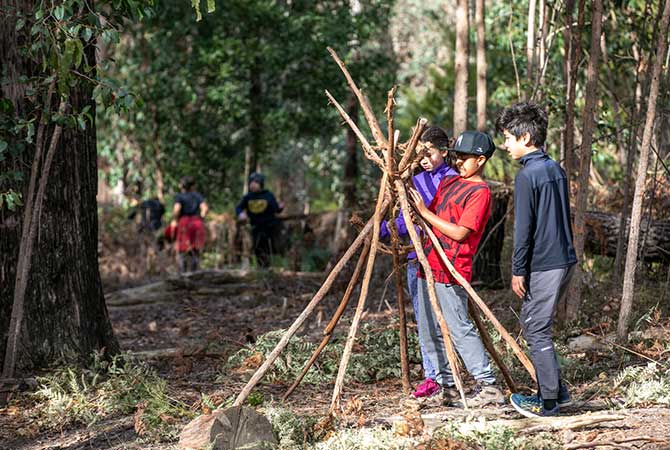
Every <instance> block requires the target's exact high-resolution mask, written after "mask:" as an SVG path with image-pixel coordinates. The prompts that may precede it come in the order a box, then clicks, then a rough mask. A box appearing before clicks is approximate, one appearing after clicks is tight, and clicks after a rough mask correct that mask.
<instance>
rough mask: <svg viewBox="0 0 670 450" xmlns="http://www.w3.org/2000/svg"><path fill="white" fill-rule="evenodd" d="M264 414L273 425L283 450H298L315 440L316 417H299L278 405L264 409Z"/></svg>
mask: <svg viewBox="0 0 670 450" xmlns="http://www.w3.org/2000/svg"><path fill="white" fill-rule="evenodd" d="M263 414H264V415H265V417H267V418H268V420H269V421H270V423H271V424H272V428H273V429H274V432H275V435H276V436H277V440H278V441H279V448H280V449H281V450H293V449H295V450H298V449H302V448H305V445H307V444H309V443H310V442H312V441H313V440H314V436H313V429H314V425H315V424H316V423H317V420H316V418H315V417H312V416H304V417H303V416H299V415H297V414H295V413H294V412H292V411H291V410H290V409H287V408H284V407H282V406H278V405H270V406H266V407H265V408H263Z"/></svg>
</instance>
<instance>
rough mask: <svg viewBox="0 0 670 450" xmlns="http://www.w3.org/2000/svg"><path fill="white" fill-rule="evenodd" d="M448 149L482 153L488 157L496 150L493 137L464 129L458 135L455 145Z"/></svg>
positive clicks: (458, 151) (474, 153) (475, 153)
mask: <svg viewBox="0 0 670 450" xmlns="http://www.w3.org/2000/svg"><path fill="white" fill-rule="evenodd" d="M449 150H451V151H454V152H457V153H466V154H469V155H477V156H479V155H483V156H486V157H487V158H490V157H491V156H492V155H493V152H495V151H496V146H495V144H494V143H493V139H491V136H489V135H488V134H486V133H482V132H481V131H464V132H463V133H461V135H460V136H458V139H457V140H456V145H454V148H450V149H449Z"/></svg>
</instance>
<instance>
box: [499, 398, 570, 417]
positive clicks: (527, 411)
mask: <svg viewBox="0 0 670 450" xmlns="http://www.w3.org/2000/svg"><path fill="white" fill-rule="evenodd" d="M509 400H510V403H511V404H512V406H513V407H514V409H516V410H517V412H518V413H519V414H521V415H523V416H525V417H529V418H533V417H552V416H557V415H558V414H559V413H560V411H561V407H560V406H558V403H557V404H556V406H555V407H554V408H552V409H545V408H544V402H543V401H542V399H541V398H540V397H538V396H537V395H521V394H512V395H510V396H509Z"/></svg>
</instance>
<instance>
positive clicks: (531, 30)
mask: <svg viewBox="0 0 670 450" xmlns="http://www.w3.org/2000/svg"><path fill="white" fill-rule="evenodd" d="M536 6H537V0H529V1H528V30H527V35H526V37H527V40H526V78H527V79H528V84H529V85H530V86H532V85H533V81H535V70H534V69H535V9H536ZM526 98H527V97H526Z"/></svg>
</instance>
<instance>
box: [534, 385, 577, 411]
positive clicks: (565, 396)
mask: <svg viewBox="0 0 670 450" xmlns="http://www.w3.org/2000/svg"><path fill="white" fill-rule="evenodd" d="M536 395H537V397H538V398H540V399H541V398H542V394H540V391H539V390H538V391H537V394H536ZM556 403H558V406H560V407H561V408H566V407H568V406H572V398H571V397H570V392H569V391H568V387H567V386H566V385H565V384H563V383H561V384H560V385H559V387H558V399H556Z"/></svg>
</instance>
